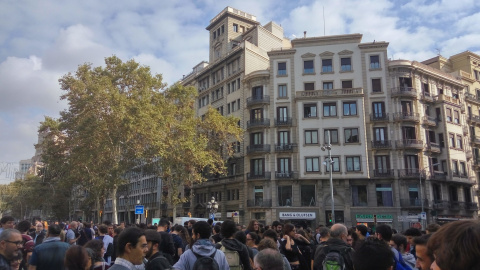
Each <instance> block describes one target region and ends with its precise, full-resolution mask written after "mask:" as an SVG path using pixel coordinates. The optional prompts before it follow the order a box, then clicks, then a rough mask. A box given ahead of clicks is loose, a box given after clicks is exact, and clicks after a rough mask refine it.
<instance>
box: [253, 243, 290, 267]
mask: <svg viewBox="0 0 480 270" xmlns="http://www.w3.org/2000/svg"><path fill="white" fill-rule="evenodd" d="M254 264H255V269H258V270H278V269H283V258H282V255H280V252H279V251H278V250H275V249H271V248H267V249H264V250H262V251H260V252H259V253H258V254H257V256H255V260H254Z"/></svg>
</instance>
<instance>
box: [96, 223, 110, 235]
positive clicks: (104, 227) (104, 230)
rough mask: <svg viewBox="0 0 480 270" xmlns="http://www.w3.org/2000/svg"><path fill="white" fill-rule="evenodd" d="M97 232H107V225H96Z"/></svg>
mask: <svg viewBox="0 0 480 270" xmlns="http://www.w3.org/2000/svg"><path fill="white" fill-rule="evenodd" d="M98 232H99V233H103V234H107V233H108V227H107V225H105V224H101V225H99V226H98Z"/></svg>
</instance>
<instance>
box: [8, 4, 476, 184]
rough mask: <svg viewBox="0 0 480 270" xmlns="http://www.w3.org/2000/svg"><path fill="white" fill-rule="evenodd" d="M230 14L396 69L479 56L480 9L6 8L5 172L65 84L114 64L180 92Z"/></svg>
mask: <svg viewBox="0 0 480 270" xmlns="http://www.w3.org/2000/svg"><path fill="white" fill-rule="evenodd" d="M226 6H231V7H234V8H238V9H241V10H243V11H245V12H248V13H250V14H252V15H255V16H256V17H257V20H258V21H259V22H260V23H261V24H262V25H263V24H266V23H268V22H269V21H275V22H276V23H278V24H281V25H282V26H283V28H284V30H285V36H287V37H289V38H295V37H303V32H304V31H307V36H321V35H323V34H324V27H325V34H326V35H337V34H348V33H361V34H363V42H371V41H373V40H376V41H387V42H389V43H390V45H389V49H388V50H389V53H388V54H389V57H390V58H392V59H408V60H417V61H422V60H426V59H428V58H431V57H434V56H436V55H437V53H438V52H440V53H441V54H442V55H443V56H445V57H449V56H451V55H454V54H457V53H460V52H462V51H465V50H470V51H473V52H475V53H477V54H480V27H479V22H480V2H479V1H473V0H456V1H451V0H443V1H434V0H430V1H424V0H405V1H393V0H390V1H388V0H362V1H359V0H325V1H302V0H301V1H290V0H261V1H258V0H241V1H240V0H233V1H226V0H215V1H214V0H203V1H189V0H184V1H167V0H147V1H140V0H139V1H127V0H115V1H112V0H107V1H96V0H84V1H59V0H57V1H55V0H42V1H37V0H24V1H19V0H3V1H1V2H0V165H1V164H2V162H18V161H19V160H21V159H27V158H30V157H32V156H33V154H34V147H33V145H34V143H36V140H37V128H38V125H39V122H40V121H42V120H43V118H44V115H48V116H53V117H57V116H58V113H59V111H61V110H63V109H65V107H66V104H65V102H63V101H60V99H59V96H60V95H61V91H60V89H59V85H58V78H59V77H60V76H62V75H64V74H66V73H68V72H74V71H75V70H76V68H77V67H78V65H80V64H83V63H85V62H90V63H93V64H94V65H95V66H98V65H101V64H103V59H104V58H105V57H108V56H111V55H113V54H115V55H117V56H119V57H120V58H122V59H123V60H127V59H132V58H134V59H135V60H136V61H138V62H140V63H141V64H144V65H148V66H150V67H151V69H152V72H154V73H161V74H163V76H164V79H165V81H166V82H167V83H169V84H172V83H173V82H175V81H176V80H178V79H180V78H181V77H182V75H183V74H188V73H189V72H190V71H191V68H192V67H193V66H194V65H196V64H197V63H199V62H201V61H203V60H208V32H207V31H206V30H205V27H206V26H208V24H209V21H210V19H211V18H213V17H214V16H215V15H216V14H218V13H219V12H220V11H221V10H223V9H224V8H225V7H226ZM323 9H325V22H326V24H325V25H324V20H323V16H322V14H323ZM3 164H4V163H3ZM5 182H6V176H5V175H4V174H3V175H2V174H0V184H2V183H5Z"/></svg>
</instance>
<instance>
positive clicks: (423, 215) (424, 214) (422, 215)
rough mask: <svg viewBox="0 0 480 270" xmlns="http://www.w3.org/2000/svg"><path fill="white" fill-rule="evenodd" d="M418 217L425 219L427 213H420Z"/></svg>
mask: <svg viewBox="0 0 480 270" xmlns="http://www.w3.org/2000/svg"><path fill="white" fill-rule="evenodd" d="M420 218H421V219H423V220H427V213H426V212H422V213H420Z"/></svg>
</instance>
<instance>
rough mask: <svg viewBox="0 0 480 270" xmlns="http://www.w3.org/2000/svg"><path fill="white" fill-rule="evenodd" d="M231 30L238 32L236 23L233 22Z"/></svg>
mask: <svg viewBox="0 0 480 270" xmlns="http://www.w3.org/2000/svg"><path fill="white" fill-rule="evenodd" d="M233 32H238V24H235V23H234V24H233Z"/></svg>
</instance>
